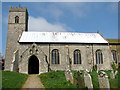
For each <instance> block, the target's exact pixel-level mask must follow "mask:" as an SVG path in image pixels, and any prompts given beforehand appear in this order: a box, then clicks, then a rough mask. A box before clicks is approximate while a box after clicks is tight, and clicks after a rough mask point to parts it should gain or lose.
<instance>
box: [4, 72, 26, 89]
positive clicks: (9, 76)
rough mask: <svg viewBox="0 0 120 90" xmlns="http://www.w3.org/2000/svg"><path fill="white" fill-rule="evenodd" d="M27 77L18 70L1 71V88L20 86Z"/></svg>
mask: <svg viewBox="0 0 120 90" xmlns="http://www.w3.org/2000/svg"><path fill="white" fill-rule="evenodd" d="M27 77H28V75H26V74H21V73H18V72H10V71H2V88H21V87H22V85H23V84H24V83H25V81H26V80H27Z"/></svg>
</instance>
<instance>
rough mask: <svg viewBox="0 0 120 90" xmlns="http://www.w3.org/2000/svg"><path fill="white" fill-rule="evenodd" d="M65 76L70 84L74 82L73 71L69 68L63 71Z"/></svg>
mask: <svg viewBox="0 0 120 90" xmlns="http://www.w3.org/2000/svg"><path fill="white" fill-rule="evenodd" d="M65 78H66V80H67V81H70V82H71V83H72V84H74V77H73V72H72V71H71V70H66V71H65Z"/></svg>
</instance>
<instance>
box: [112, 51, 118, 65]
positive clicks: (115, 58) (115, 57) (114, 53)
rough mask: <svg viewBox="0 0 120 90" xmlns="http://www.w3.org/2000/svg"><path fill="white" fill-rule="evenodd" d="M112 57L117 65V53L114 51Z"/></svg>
mask: <svg viewBox="0 0 120 90" xmlns="http://www.w3.org/2000/svg"><path fill="white" fill-rule="evenodd" d="M111 52H112V55H113V60H114V61H115V63H116V64H117V51H115V50H112V51H111Z"/></svg>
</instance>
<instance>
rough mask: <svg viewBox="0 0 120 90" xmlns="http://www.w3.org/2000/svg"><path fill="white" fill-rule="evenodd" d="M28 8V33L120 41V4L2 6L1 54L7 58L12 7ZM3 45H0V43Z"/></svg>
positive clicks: (22, 3) (16, 4)
mask: <svg viewBox="0 0 120 90" xmlns="http://www.w3.org/2000/svg"><path fill="white" fill-rule="evenodd" d="M19 4H20V6H21V7H27V9H28V13H29V31H44V32H47V31H48V32H49V31H50V32H52V31H53V32H79V33H96V32H97V30H99V32H100V33H101V34H102V35H103V36H104V37H105V38H111V39H117V38H118V3H117V2H66V3H65V2H61V3H60V2H59V3H57V2H26V3H25V2H19V3H15V2H11V3H8V2H6V3H5V2H3V3H2V46H3V48H2V50H1V48H0V52H2V53H3V55H5V48H6V39H7V23H8V16H9V7H10V6H12V7H15V6H16V7H19ZM0 43H1V41H0Z"/></svg>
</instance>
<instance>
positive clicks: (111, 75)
mask: <svg viewBox="0 0 120 90" xmlns="http://www.w3.org/2000/svg"><path fill="white" fill-rule="evenodd" d="M110 78H112V79H114V78H115V74H114V72H113V71H111V73H110Z"/></svg>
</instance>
